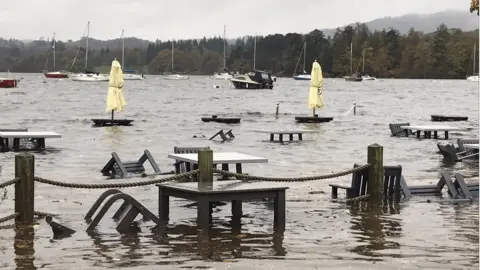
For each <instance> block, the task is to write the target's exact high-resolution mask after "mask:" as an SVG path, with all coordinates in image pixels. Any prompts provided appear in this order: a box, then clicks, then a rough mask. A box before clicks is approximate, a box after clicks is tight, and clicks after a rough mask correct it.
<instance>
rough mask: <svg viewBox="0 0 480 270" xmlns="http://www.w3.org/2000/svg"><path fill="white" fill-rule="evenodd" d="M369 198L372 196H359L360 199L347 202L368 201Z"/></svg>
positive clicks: (356, 198) (347, 200)
mask: <svg viewBox="0 0 480 270" xmlns="http://www.w3.org/2000/svg"><path fill="white" fill-rule="evenodd" d="M368 198H370V194H366V195H362V196H358V197H355V198H350V199H346V200H345V202H346V203H348V202H359V201H366V200H367V199H368Z"/></svg>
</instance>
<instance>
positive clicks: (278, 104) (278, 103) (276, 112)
mask: <svg viewBox="0 0 480 270" xmlns="http://www.w3.org/2000/svg"><path fill="white" fill-rule="evenodd" d="M279 109H280V102H277V109H276V110H275V115H276V116H278V110H279Z"/></svg>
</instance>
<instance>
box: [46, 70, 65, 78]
mask: <svg viewBox="0 0 480 270" xmlns="http://www.w3.org/2000/svg"><path fill="white" fill-rule="evenodd" d="M43 75H45V77H46V78H53V79H62V78H68V73H67V72H62V71H52V72H45V73H43Z"/></svg>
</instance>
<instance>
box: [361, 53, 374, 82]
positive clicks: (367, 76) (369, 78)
mask: <svg viewBox="0 0 480 270" xmlns="http://www.w3.org/2000/svg"><path fill="white" fill-rule="evenodd" d="M362 74H365V51H363V52H362ZM362 80H363V81H376V80H377V78H375V77H370V75H368V74H365V75H362Z"/></svg>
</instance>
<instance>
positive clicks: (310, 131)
mask: <svg viewBox="0 0 480 270" xmlns="http://www.w3.org/2000/svg"><path fill="white" fill-rule="evenodd" d="M255 132H259V133H270V134H272V133H274V134H298V133H317V132H318V131H315V130H255Z"/></svg>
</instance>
